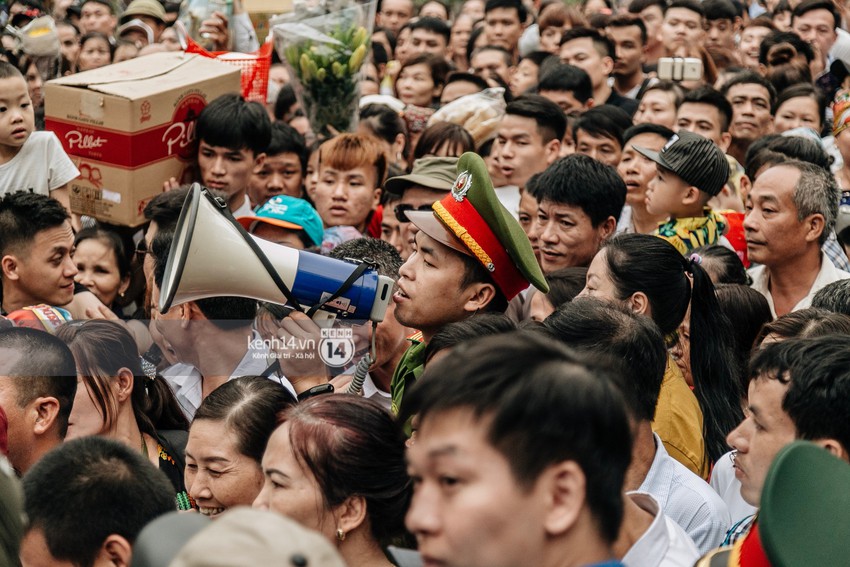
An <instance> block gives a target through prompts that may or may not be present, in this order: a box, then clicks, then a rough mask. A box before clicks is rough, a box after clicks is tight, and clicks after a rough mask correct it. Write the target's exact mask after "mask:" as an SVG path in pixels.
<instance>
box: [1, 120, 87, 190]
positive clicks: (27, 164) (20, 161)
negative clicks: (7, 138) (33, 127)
mask: <svg viewBox="0 0 850 567" xmlns="http://www.w3.org/2000/svg"><path fill="white" fill-rule="evenodd" d="M79 175H80V172H79V170H78V169H77V168H76V167H75V166H74V163H73V162H72V161H71V158H69V157H68V154H66V153H65V150H64V149H62V144H60V143H59V138H57V137H56V134H54V133H53V132H33V133H32V134H31V135H30V137H29V138H28V139H27V141H26V142H25V143H24V145H23V146H21V149H20V151H19V152H18V153H17V155H15V157H13V158H12V159H10V160H9V161H8V162H6V163H4V164H3V165H0V195H8V194H9V193H16V192H18V191H29V192H30V193H38V194H39V195H49V194H50V191H53V190H54V189H59V188H60V187H62V186H63V185H65V184H67V183H68V182H70V181H72V180H74V179H76V178H77V176H79Z"/></svg>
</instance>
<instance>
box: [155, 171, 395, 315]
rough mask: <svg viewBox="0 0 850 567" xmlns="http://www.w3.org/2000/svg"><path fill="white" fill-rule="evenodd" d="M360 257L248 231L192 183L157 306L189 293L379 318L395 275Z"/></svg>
mask: <svg viewBox="0 0 850 567" xmlns="http://www.w3.org/2000/svg"><path fill="white" fill-rule="evenodd" d="M364 262H365V263H361V264H352V263H350V262H344V261H342V260H335V259H333V258H327V257H325V256H321V255H319V254H314V253H312V252H304V251H302V250H295V249H294V248H289V247H286V246H281V245H279V244H273V243H271V242H267V241H265V240H262V239H260V238H257V237H255V236H253V235H251V234H248V233H247V232H245V229H244V228H242V225H240V224H239V223H238V222H237V221H236V220H235V219H234V218H233V216H232V215H231V214H230V211H229V209H228V208H227V204H226V203H225V202H224V201H222V200H220V199H217V198H215V197H213V196H212V195H211V194H210V193H209V192H208V191H206V190H204V189H202V188H201V186H200V185H199V184H197V183H195V184H193V185H192V188H191V190H190V191H189V194H188V195H187V196H186V201H185V203H184V204H183V210H182V211H181V212H180V218H179V219H178V221H177V227H176V229H175V233H174V240H173V241H172V243H171V250H170V252H169V256H168V262H167V263H166V266H165V274H164V276H163V279H162V286H161V291H160V295H159V309H160V311H161V312H162V313H165V312H166V311H168V309H169V308H170V307H171V306H172V305H179V304H181V303H186V302H187V301H194V300H196V299H205V298H208V297H222V296H236V297H247V298H251V299H257V300H260V301H267V302H270V303H278V304H280V305H287V306H289V307H292V308H296V309H300V308H301V307H309V308H310V309H309V311H308V314H309V315H310V316H311V317H313V318H314V319H335V318H339V319H350V320H366V319H369V320H371V321H375V322H380V321H383V319H384V314H385V313H386V310H387V306H388V305H389V302H390V301H391V300H392V291H393V286H394V285H395V283H394V282H393V280H392V279H391V278H388V277H386V276H379V275H378V272H377V271H376V270H375V269H374V268H373V267H371V266H369V265H368V259H364Z"/></svg>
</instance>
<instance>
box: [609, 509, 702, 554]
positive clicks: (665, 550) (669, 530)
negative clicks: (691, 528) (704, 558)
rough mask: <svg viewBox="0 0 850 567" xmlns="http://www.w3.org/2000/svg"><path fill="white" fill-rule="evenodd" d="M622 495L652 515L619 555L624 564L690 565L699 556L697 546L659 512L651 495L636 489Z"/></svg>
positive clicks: (677, 526)
mask: <svg viewBox="0 0 850 567" xmlns="http://www.w3.org/2000/svg"><path fill="white" fill-rule="evenodd" d="M626 496H628V497H629V498H631V499H632V502H634V503H635V504H637V505H638V507H639V508H640V509H641V510H643V511H645V512H649V513H650V514H652V515H653V516H654V517H655V519H654V520H652V524H651V525H650V526H649V529H648V530H646V531H645V532H644V533H643V535H642V536H640V539H639V540H637V541H636V542H635V544H634V545H633V546H632V547H631V548H630V549H629V551H628V552H627V553H626V555H625V557H623V559H622V562H623V564H624V565H625V566H626V567H691V566H692V565H693V564H694V563H695V562H696V560H697V559H699V557H700V553H699V550H698V549H697V546H696V545H694V542H693V541H692V540H691V538H690V537H689V536H688V534H686V533H685V530H683V529H682V528H681V527H680V526H679V524H677V523H676V522H674V521H673V520H671V519H670V518H668V517H667V516H665V515H664V514H662V513H661V507H660V506H659V505H658V502H656V501H655V499H654V498H653V497H652V496H650V495H649V494H641V493H640V492H629V493H628V494H627V495H626Z"/></svg>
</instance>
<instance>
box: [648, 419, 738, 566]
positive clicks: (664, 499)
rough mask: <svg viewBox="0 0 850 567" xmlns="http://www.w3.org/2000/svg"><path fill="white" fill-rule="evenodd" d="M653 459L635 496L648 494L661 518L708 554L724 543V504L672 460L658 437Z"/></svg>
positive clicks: (727, 521) (726, 518) (726, 523)
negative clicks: (669, 520)
mask: <svg viewBox="0 0 850 567" xmlns="http://www.w3.org/2000/svg"><path fill="white" fill-rule="evenodd" d="M653 437H655V458H654V459H653V460H652V466H651V467H650V468H649V472H648V473H647V475H646V478H645V479H644V480H643V484H641V485H640V488H638V492H646V493H647V494H651V495H652V496H653V497H654V498H655V499H656V500H657V501H658V504H659V505H660V506H661V509H662V510H663V511H664V514H666V515H667V516H669V517H670V519H672V520H673V521H675V522H676V523H677V524H679V525H680V526H681V527H682V528H683V529H684V530H685V533H687V534H688V535H689V536H690V537H691V539H692V540H693V541H694V543H695V544H696V545H697V548H698V549H699V552H700V553H702V554H704V553H708V552H709V551H711V550H712V549H714V548H715V547H717V546H718V545H720V543H721V542H722V541H723V539H724V538H725V537H726V531H727V529H728V528H729V526H730V524H731V520H730V518H729V511H728V510H727V509H726V504H724V503H723V500H721V499H720V497H719V496H718V495H717V493H716V492H714V490H712V489H711V487H710V486H709V485H708V483H707V482H705V481H704V480H703V479H701V478H700V477H698V476H697V475H695V474H694V473H692V472H691V471H690V470H688V469H687V468H686V467H685V465H683V464H681V463H680V462H679V461H677V460H675V459H674V458H673V457H671V456H670V455H669V454H668V453H667V450H666V449H664V444H663V443H662V442H661V439H660V438H659V437H658V435H656V434H654V433H653Z"/></svg>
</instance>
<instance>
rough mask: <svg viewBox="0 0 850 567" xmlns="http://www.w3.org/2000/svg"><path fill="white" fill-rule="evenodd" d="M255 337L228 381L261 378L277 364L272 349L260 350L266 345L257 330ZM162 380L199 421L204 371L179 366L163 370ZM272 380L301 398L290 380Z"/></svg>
mask: <svg viewBox="0 0 850 567" xmlns="http://www.w3.org/2000/svg"><path fill="white" fill-rule="evenodd" d="M253 333H254V334H253V336H252V337H251V341H250V342H249V343H248V350H247V351H246V352H245V356H243V357H242V360H240V361H239V364H237V365H236V368H235V369H234V370H233V374H231V375H230V378H228V380H233V379H234V378H238V377H239V376H258V375H260V374H262V373H263V372H264V371H265V370H266V369H267V368H268V367H269V365H270V364H271V363H272V362H273V359H272V358H271V357H270V356H269V351H268V348H267V347H266V346H262V347H261V346H259V345H260V344H264V343H263V341H262V338H261V337H260V334H259V333H258V332H257V331H256V330H255V331H254V332H253ZM162 377H163V378H165V381H166V382H167V383H168V385H169V386H170V387H171V390H172V391H173V392H174V397H175V398H177V403H179V404H180V409H182V410H183V414H184V415H185V416H186V418H187V419H188V420H189V421H192V419H194V417H195V412H196V411H198V408H199V407H200V406H201V402H202V401H203V400H204V395H203V386H204V378H203V376H201V373H200V371H199V370H198V369H197V368H195V367H194V366H192V365H191V364H186V363H183V362H178V363H177V364H173V365H171V366H169V367H168V368H166V369H165V370H163V371H162ZM269 380H273V381H275V382H280V384H282V385H283V387H284V388H286V389H287V390H289V392H290V393H291V394H292V395H293V397H297V396H296V394H295V388H293V387H292V384H290V383H289V380H287V379H286V378H283V377H279V376H277V375H276V374H272V375H271V376H269Z"/></svg>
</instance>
